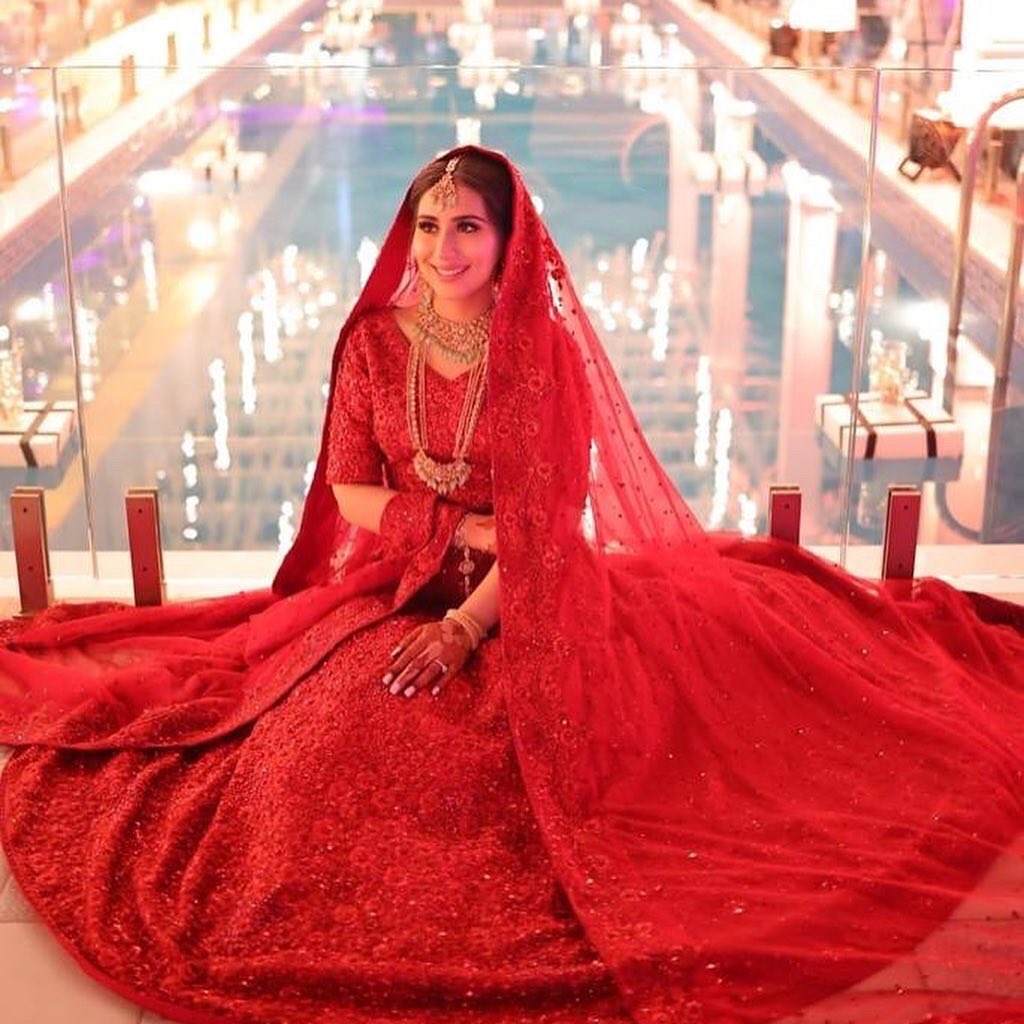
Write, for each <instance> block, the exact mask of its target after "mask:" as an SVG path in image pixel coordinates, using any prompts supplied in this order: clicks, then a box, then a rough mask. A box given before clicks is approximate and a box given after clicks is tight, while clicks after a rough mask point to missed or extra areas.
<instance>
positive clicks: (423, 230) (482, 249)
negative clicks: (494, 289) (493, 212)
mask: <svg viewBox="0 0 1024 1024" xmlns="http://www.w3.org/2000/svg"><path fill="white" fill-rule="evenodd" d="M457 192H458V199H457V201H456V203H455V205H454V206H449V207H448V208H446V209H445V208H442V207H440V206H438V204H437V203H436V202H435V200H434V194H433V189H431V190H430V191H428V192H427V193H426V194H425V195H424V196H423V197H422V198H421V199H420V203H419V208H418V210H417V212H416V224H415V230H414V232H413V237H412V257H413V259H414V260H415V261H416V266H417V268H418V270H419V272H420V276H421V279H422V280H423V281H425V282H426V283H427V284H428V285H429V286H430V287H431V289H433V292H434V296H435V299H436V300H437V301H438V302H439V304H440V305H441V306H442V308H443V307H445V306H447V307H448V308H449V309H450V310H451V311H452V312H453V313H455V314H458V312H460V307H463V308H464V309H466V310H467V312H468V313H469V315H475V313H476V312H478V310H477V308H476V307H477V306H479V307H480V310H482V309H484V308H486V306H487V305H489V304H490V296H491V283H492V281H493V280H494V274H495V270H496V269H497V266H498V261H499V260H500V259H501V253H502V249H503V248H504V243H503V241H502V238H501V233H500V232H499V230H498V228H497V226H496V225H495V224H494V223H493V222H492V221H491V219H490V218H489V216H488V214H487V207H486V206H485V205H484V201H483V198H482V197H481V195H480V193H479V192H474V191H473V189H471V188H469V187H468V186H466V185H463V184H461V183H459V185H458V188H457Z"/></svg>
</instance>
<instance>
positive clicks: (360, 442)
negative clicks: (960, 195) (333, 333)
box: [327, 323, 384, 484]
mask: <svg viewBox="0 0 1024 1024" xmlns="http://www.w3.org/2000/svg"><path fill="white" fill-rule="evenodd" d="M366 347H367V328H366V325H365V324H364V323H359V324H357V325H356V326H355V328H354V329H353V331H352V334H351V336H350V337H349V339H348V341H347V343H346V344H345V351H344V352H343V353H342V356H341V364H340V366H339V367H338V375H337V377H336V378H335V381H334V403H333V406H332V408H331V420H330V424H329V427H328V431H327V482H328V483H329V484H379V483H382V482H383V466H384V456H383V454H382V452H381V450H380V447H379V446H378V444H377V439H376V438H375V437H374V434H373V383H372V381H371V379H370V368H369V363H368V360H367V354H366Z"/></svg>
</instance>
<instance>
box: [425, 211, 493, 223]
mask: <svg viewBox="0 0 1024 1024" xmlns="http://www.w3.org/2000/svg"><path fill="white" fill-rule="evenodd" d="M416 219H417V220H432V221H434V223H435V224H436V223H437V218H436V217H435V216H433V215H432V214H429V213H421V214H420V215H419V216H418V217H417V218H416ZM455 220H456V222H460V221H464V220H477V221H480V223H481V224H486V223H487V221H486V220H485V219H484V218H483V217H478V216H477V215H476V214H475V213H464V214H462V215H461V216H458V217H456V218H455Z"/></svg>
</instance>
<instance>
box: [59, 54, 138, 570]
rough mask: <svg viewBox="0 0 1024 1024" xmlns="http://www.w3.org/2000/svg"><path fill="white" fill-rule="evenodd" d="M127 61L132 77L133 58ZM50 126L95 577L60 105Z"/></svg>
mask: <svg viewBox="0 0 1024 1024" xmlns="http://www.w3.org/2000/svg"><path fill="white" fill-rule="evenodd" d="M126 59H127V60H131V62H132V69H133V77H134V67H135V60H134V58H131V57H129V58H126ZM50 88H51V89H52V91H53V96H54V97H56V96H57V95H58V90H57V68H51V69H50ZM53 126H54V131H55V132H56V135H57V195H58V198H59V200H60V204H59V205H60V235H61V241H62V242H63V247H64V281H65V284H66V286H67V290H68V316H69V317H70V319H71V363H72V367H73V369H74V374H75V411H76V412H77V414H78V443H79V445H80V447H81V451H82V496H83V498H84V499H85V533H86V538H87V540H88V543H89V556H90V559H91V561H92V575H93V578H94V579H99V575H100V568H99V562H98V560H97V558H96V510H95V506H94V504H93V496H92V466H91V464H90V462H89V440H88V435H87V433H86V429H85V396H84V394H83V393H82V361H81V354H80V353H81V349H80V346H79V341H78V314H77V310H76V308H75V307H76V303H75V275H74V270H73V268H72V265H71V252H72V245H71V224H70V222H69V220H68V187H67V182H66V180H65V178H64V133H63V131H62V130H61V123H60V108H59V106H58V105H57V104H56V103H55V104H54V107H53Z"/></svg>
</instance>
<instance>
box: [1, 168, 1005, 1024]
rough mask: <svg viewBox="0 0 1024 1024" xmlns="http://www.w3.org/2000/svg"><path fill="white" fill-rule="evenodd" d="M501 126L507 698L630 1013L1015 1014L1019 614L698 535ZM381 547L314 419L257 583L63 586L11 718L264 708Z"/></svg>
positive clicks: (101, 742)
mask: <svg viewBox="0 0 1024 1024" xmlns="http://www.w3.org/2000/svg"><path fill="white" fill-rule="evenodd" d="M468 151H469V148H465V149H461V150H455V151H453V153H460V152H468ZM482 152H484V153H486V152H487V151H482ZM490 155H491V156H492V157H493V158H495V159H498V160H501V161H503V162H504V163H505V165H506V166H507V168H508V171H509V173H510V175H511V176H512V181H513V185H514V189H513V193H514V200H513V201H514V210H513V228H512V233H511V236H510V238H509V240H508V243H507V251H506V254H505V260H504V266H503V271H502V280H501V286H500V296H499V299H498V301H497V304H496V307H495V311H494V316H493V319H492V340H491V355H490V370H489V379H488V401H489V403H490V409H489V416H490V427H491V430H490V433H491V437H492V461H493V479H494V508H495V514H496V518H497V528H498V543H499V548H500V552H501V555H500V563H499V564H500V580H501V628H500V641H499V642H500V643H501V647H502V654H503V660H504V663H505V667H506V673H505V679H506V705H507V711H508V720H509V726H510V729H511V731H512V736H513V739H514V742H515V746H516V750H517V753H518V757H519V764H520V768H521V771H522V775H523V778H524V781H525V784H526V788H527V791H528V793H529V796H530V799H531V804H532V806H533V808H534V811H535V815H536V819H537V822H538V824H539V826H540V829H541V832H542V834H543V836H544V838H545V841H546V844H547V846H548V849H549V851H550V854H551V857H552V861H553V863H554V865H555V870H556V872H557V874H558V876H559V879H560V881H561V883H562V885H563V886H564V888H565V890H566V893H567V894H568V897H569V899H570V900H571V902H572V904H573V906H574V908H575V910H576V912H577V914H578V916H579V919H580V921H581V922H582V923H583V925H584V927H585V928H586V930H587V933H588V935H589V936H590V938H591V940H592V942H593V944H594V945H595V947H596V948H597V949H598V951H599V952H600V954H601V957H602V959H603V960H604V961H605V963H607V965H608V967H609V968H610V969H611V971H612V972H613V974H614V976H615V978H616V980H617V982H618V985H619V987H620V988H621V990H622V992H623V994H624V996H625V998H626V1000H627V1002H628V1004H629V1007H630V1009H631V1011H632V1013H633V1015H634V1016H635V1017H636V1019H637V1020H638V1021H642V1022H654V1021H658V1022H662V1024H679V1022H685V1021H690V1022H696V1021H702V1022H706V1024H738V1022H747V1021H749V1022H755V1021H757V1022H760V1021H765V1022H767V1021H776V1020H781V1019H783V1018H785V1017H786V1016H787V1015H790V1014H793V1013H795V1012H797V1011H798V1010H800V1009H801V1008H804V1007H806V1006H808V1005H809V1004H812V1003H815V1002H816V1001H820V1000H829V999H833V1000H838V1002H833V1003H825V1004H823V1006H822V1008H821V1011H820V1013H818V1012H817V1011H815V1014H816V1015H815V1014H811V1015H810V1016H806V1017H801V1019H803V1020H819V1021H825V1020H849V1021H860V1022H863V1024H868V1022H872V1024H881V1022H884V1024H898V1022H901V1021H915V1020H922V1019H924V1018H925V1017H927V1016H928V1014H929V1013H931V1012H932V1011H933V1010H934V1009H935V1008H937V1007H943V1008H946V1009H950V1010H956V1011H958V1012H960V1011H962V1014H961V1016H962V1018H963V1019H967V1016H966V1015H967V1014H968V1013H969V1012H977V1013H978V1014H980V1016H978V1017H977V1018H976V1019H977V1020H978V1021H979V1022H980V1021H983V1020H988V1021H992V1022H995V1021H1000V1022H1004V1021H1006V1020H1012V1019H1014V1016H1013V1015H1014V1014H1020V1015H1021V1016H1020V1018H1019V1019H1022V1020H1024V999H1022V993H1024V983H1022V980H1021V949H1022V947H1024V907H1022V906H1021V900H1022V892H1024V885H1022V883H1021V877H1022V875H1024V872H1022V871H1021V869H1020V868H1021V851H1020V849H1019V848H1018V849H1017V852H1016V854H1014V852H1013V851H1014V847H1013V844H1014V842H1015V840H1016V837H1017V836H1018V834H1019V833H1020V831H1021V827H1022V823H1024V797H1022V793H1024V779H1022V749H1024V743H1022V739H1024V737H1022V732H1024V640H1022V637H1021V634H1020V632H1019V627H1018V628H1014V627H1013V626H1011V625H994V624H986V623H984V622H982V621H981V619H979V617H978V614H977V612H976V609H975V606H974V604H973V603H972V602H970V601H969V600H968V599H967V598H966V597H965V596H964V595H962V594H958V593H957V592H955V591H953V590H951V589H950V588H948V587H945V586H942V585H940V584H938V583H935V582H934V581H925V582H923V583H922V584H921V585H920V586H919V587H918V589H917V592H916V593H915V596H914V599H913V600H912V601H902V602H899V601H896V600H895V599H893V598H892V597H891V596H890V595H889V594H887V593H886V592H885V591H884V590H882V589H881V588H879V587H877V586H873V585H871V584H868V583H864V582H859V581H856V580H854V579H852V578H851V577H849V576H848V575H846V574H845V573H843V572H841V571H839V570H837V569H834V568H832V567H830V566H828V565H826V564H824V563H822V562H821V561H819V560H817V559H814V558H812V557H811V556H809V555H807V554H806V553H803V552H801V551H799V550H798V549H796V548H791V547H786V546H783V545H777V544H773V543H770V542H767V541H757V542H753V541H746V542H745V541H740V540H738V539H736V538H731V537H724V536H713V535H706V534H705V533H704V532H703V531H702V530H701V528H700V526H699V524H698V523H697V522H696V521H695V519H694V517H693V515H692V514H691V513H690V511H689V509H688V508H687V507H686V505H685V503H684V502H683V501H682V499H681V498H680V496H679V495H678V493H677V492H676V490H675V489H674V488H673V486H672V484H671V482H670V481H669V480H668V479H667V477H666V475H665V473H664V471H663V470H662V468H661V467H660V466H659V464H658V462H657V460H656V459H655V458H654V456H653V455H652V453H651V452H650V450H649V448H648V447H647V445H646V443H645V441H644V438H643V435H642V433H641V431H640V429H639V427H638V425H637V423H636V420H635V418H634V417H633V415H632V413H631V411H630V408H629V404H628V402H627V401H626V398H625V396H624V395H623V392H622V389H621V387H620V385H619V383H618V381H617V380H616V378H615V375H614V373H613V372H612V369H611V367H610V365H609V363H608V360H607V359H606V357H605V355H604V352H603V350H602V347H601V344H600V341H599V339H598V338H597V336H596V334H595V332H594V330H593V328H592V327H591V325H590V323H589V322H588V320H587V318H586V316H585V315H584V313H583V312H582V309H581V306H580V303H579V300H578V297H577V295H576V292H575V291H574V289H573V287H572V283H571V281H570V280H569V275H568V274H567V272H566V268H565V265H564V262H563V260H562V258H561V256H560V254H559V252H558V250H557V248H556V246H555V245H554V243H553V242H552V240H551V238H550V236H549V234H548V232H547V230H546V228H545V227H544V225H543V223H542V221H541V219H540V217H539V216H538V214H537V212H536V210H535V207H534V204H533V202H532V199H531V196H530V193H529V191H528V189H527V187H526V185H525V184H524V182H523V180H522V178H521V176H520V174H519V173H518V171H517V170H516V169H515V168H514V167H513V166H512V165H511V164H510V163H508V162H507V161H506V160H505V158H504V157H501V156H500V155H497V154H490ZM411 228H412V219H411V216H410V212H409V210H408V209H407V204H406V203H403V205H402V207H401V209H400V211H399V213H398V216H397V217H396V219H395V221H394V224H393V225H392V227H391V229H390V231H389V233H388V236H387V239H386V241H385V242H384V245H383V247H382V249H381V253H380V257H379V259H378V262H377V265H376V268H375V269H374V271H373V273H372V275H371V277H370V279H369V281H368V283H367V286H366V288H365V289H364V291H363V294H362V295H361V297H360V299H359V301H358V303H357V304H356V306H355V309H354V310H353V312H352V314H351V316H350V317H349V318H348V320H347V322H346V324H345V326H344V327H343V328H342V331H341V335H340V338H339V341H338V345H337V347H336V350H335V354H334V364H333V368H334V371H336V370H337V366H338V361H339V359H340V356H341V352H342V351H343V349H344V345H345V343H346V340H347V338H348V336H349V334H350V331H351V329H352V325H353V324H354V323H355V322H356V321H357V320H358V319H359V318H360V317H361V316H362V315H363V314H365V313H368V312H370V311H372V310H375V309H379V308H383V307H385V306H387V305H389V304H391V303H394V302H396V301H400V300H401V298H402V295H403V292H404V290H405V287H406V286H407V285H408V284H409V281H408V280H407V278H406V274H407V258H408V249H409V239H410V233H411ZM336 376H337V374H336V372H332V380H333V379H335V378H336ZM330 401H333V396H332V397H331V399H329V402H330ZM329 419H330V415H329V413H328V417H327V418H326V421H329ZM326 421H325V422H326ZM372 547H373V538H372V536H370V535H368V534H366V533H364V532H361V531H359V530H355V529H350V528H349V527H347V525H346V524H344V523H342V522H341V520H340V519H339V516H338V512H337V508H336V505H335V503H334V501H333V498H332V495H331V493H330V489H329V488H328V487H327V486H326V483H325V458H324V453H323V452H322V453H321V457H320V460H319V462H318V465H317V469H316V474H315V477H314V480H313V485H312V488H311V490H310V493H309V496H308V498H307V501H306V506H305V509H304V513H303V519H302V526H301V529H300V532H299V535H298V537H297V539H296V542H295V545H294V546H293V548H292V550H291V551H290V552H289V554H288V556H287V557H286V559H285V560H284V563H283V564H282V566H281V570H280V572H279V574H278V576H277V579H276V580H275V592H276V593H275V594H274V595H270V594H266V593H264V594H254V595H242V596H239V597H234V598H224V599H220V600H218V601H215V602H207V603H204V604H202V605H198V606H196V605H194V606H168V607H167V608H162V609H139V610H136V611H133V612H131V613H130V614H128V613H125V612H123V611H120V610H111V611H109V612H108V613H106V614H97V609H95V608H93V609H91V610H90V611H89V614H88V615H78V613H75V612H74V611H72V610H69V609H66V608H65V609H62V610H60V611H59V612H57V613H55V614H54V615H52V616H51V617H49V618H48V619H45V620H43V621H41V622H39V623H37V624H34V625H33V626H32V627H31V628H29V629H28V630H26V631H23V632H21V633H20V634H19V635H18V637H17V643H16V644H9V645H6V646H4V647H0V742H6V743H26V744H27V743H35V744H44V745H50V746H61V747H78V748H85V749H105V750H109V749H121V748H124V747H140V746H146V747H154V746H185V745H189V744H199V743H203V742H206V741H208V740H210V739H212V738H214V737H216V736H218V735H224V734H225V733H227V732H229V731H231V730H232V729H234V728H236V727H238V726H239V725H240V724H242V723H244V722H247V721H252V720H253V719H254V718H255V717H256V716H258V715H259V714H260V713H261V712H262V711H263V710H265V709H266V708H269V707H271V706H272V705H273V704H274V703H275V702H276V701H277V700H279V699H280V698H281V696H282V695H283V694H284V693H285V692H287V689H288V687H290V686H292V685H294V682H295V681H296V680H297V679H300V678H302V676H303V675H304V673H306V672H307V671H308V670H309V669H310V668H311V667H313V666H314V665H315V664H317V662H318V660H319V659H321V658H322V657H323V656H324V654H325V652H326V651H328V650H330V648H331V645H336V644H337V643H338V642H340V640H341V639H342V638H343V636H344V635H350V632H351V630H353V629H355V628H360V627H361V626H362V625H365V624H366V622H368V621H371V620H372V619H373V618H374V617H376V618H380V617H381V616H383V615H386V614H388V609H389V607H390V605H389V604H388V602H387V601H384V600H381V599H380V598H379V595H378V592H379V591H380V590H381V585H382V583H383V584H387V585H389V586H395V585H396V584H397V578H398V577H397V576H391V577H388V576H387V575H386V573H383V570H381V569H380V563H375V562H374V561H373V559H372V558H371V550H372ZM339 560H340V562H341V564H340V565H339ZM398 568H399V569H400V567H398ZM361 572H362V575H361ZM374 573H377V575H376V576H374V575H373V574H374ZM399 575H400V573H399ZM404 578H406V577H403V579H404ZM367 580H369V581H370V585H369V586H364V584H365V583H366V581H367ZM360 588H362V589H360ZM374 588H376V590H375V591H374V594H372V595H371V596H370V597H369V598H367V599H366V603H365V604H363V605H359V607H358V608H357V609H356V612H358V614H355V613H353V614H351V615H350V614H349V612H350V610H351V607H352V606H353V604H354V602H351V601H349V598H351V597H353V595H359V594H362V595H363V597H366V594H367V593H368V592H369V591H370V590H374ZM396 595H397V596H396V597H395V602H394V603H401V598H402V595H403V590H402V587H401V586H398V587H397V590H396ZM332 610H336V611H338V612H339V613H341V614H342V615H343V619H334V618H328V616H327V613H328V612H332ZM986 611H987V613H989V617H990V618H991V617H993V616H998V615H1001V614H1004V613H1005V611H1006V609H1005V608H1003V607H1002V606H1000V605H998V603H996V602H994V603H992V604H990V605H988V606H987V608H986ZM344 616H347V617H344ZM342 621H343V622H344V623H345V625H344V626H343V627H341V626H338V627H337V628H335V627H336V624H337V623H338V622H342ZM311 624H316V625H317V628H316V629H307V628H306V627H307V626H309V625H311ZM8 628H10V627H8ZM345 630H348V631H349V634H345V632H344V631H345ZM292 641H294V642H292ZM44 661H45V662H46V663H47V671H46V672H45V673H42V672H41V665H42V663H43V662H44ZM1014 914H1016V916H1014ZM851 986H854V991H853V992H852V993H851V992H850V991H846V992H845V994H841V995H837V993H843V992H844V990H848V989H849V988H850V987H851ZM830 1007H831V1008H830ZM833 1010H834V1011H835V1012H833Z"/></svg>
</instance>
